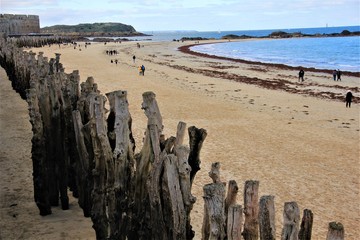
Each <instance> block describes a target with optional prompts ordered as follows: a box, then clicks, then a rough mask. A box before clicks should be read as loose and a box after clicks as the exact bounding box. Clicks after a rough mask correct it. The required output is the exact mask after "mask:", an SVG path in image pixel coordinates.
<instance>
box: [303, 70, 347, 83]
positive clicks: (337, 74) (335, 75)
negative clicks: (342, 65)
mask: <svg viewBox="0 0 360 240" xmlns="http://www.w3.org/2000/svg"><path fill="white" fill-rule="evenodd" d="M341 74H342V73H341V71H340V69H338V70H336V69H335V70H334V71H333V78H334V81H341ZM304 75H305V72H304V70H303V69H300V71H299V82H303V81H304Z"/></svg>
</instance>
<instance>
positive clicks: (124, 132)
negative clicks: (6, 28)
mask: <svg viewBox="0 0 360 240" xmlns="http://www.w3.org/2000/svg"><path fill="white" fill-rule="evenodd" d="M36 41H37V40H36V39H32V40H31V41H30V42H29V43H28V44H29V45H31V44H32V43H34V42H35V44H36V46H38V44H40V43H36ZM39 41H40V40H39ZM41 41H44V40H43V39H42V40H41ZM52 41H53V40H52ZM15 42H16V41H14V40H9V39H3V38H2V39H0V63H1V66H3V67H4V68H5V69H6V71H7V72H8V75H9V78H10V80H11V81H12V82H13V86H14V88H15V89H16V90H17V91H18V92H19V94H20V95H21V96H22V97H24V98H25V99H26V100H27V102H28V105H29V116H30V122H31V124H32V130H33V138H32V161H33V182H34V200H35V202H36V204H37V206H38V208H39V211H40V214H41V215H48V214H51V207H52V206H57V205H59V204H61V206H62V208H63V209H64V210H66V209H68V208H69V203H68V194H69V193H68V190H70V191H71V192H72V194H73V195H74V196H75V197H77V198H78V202H79V205H80V207H81V208H82V209H83V213H84V216H85V217H91V219H92V222H93V228H94V230H95V234H96V238H97V239H192V238H193V237H194V235H195V233H194V231H193V230H192V226H191V218H190V213H191V210H192V207H193V204H194V203H195V201H196V198H195V197H194V196H193V195H192V194H191V189H192V184H193V181H194V177H195V175H196V173H197V171H198V170H200V151H201V148H202V144H203V142H204V140H205V138H206V135H207V132H206V130H204V129H199V128H197V127H194V126H192V127H189V128H186V124H185V123H183V122H179V124H178V127H177V129H176V131H174V133H175V134H174V135H175V136H174V137H169V138H165V136H164V135H163V134H162V131H163V128H164V125H163V121H162V116H161V114H160V109H159V108H158V104H157V102H156V96H155V94H154V93H153V92H145V93H144V94H143V103H142V109H143V110H144V113H145V115H146V117H147V119H148V121H147V127H146V132H145V134H144V139H143V141H144V142H143V147H142V149H141V150H140V151H139V152H138V153H136V143H135V140H134V138H133V137H132V118H131V114H130V112H129V110H128V101H127V92H126V91H125V90H118V91H113V92H110V93H106V94H105V95H102V94H101V93H100V91H99V90H98V86H97V84H96V83H95V81H94V79H93V78H92V77H88V78H87V79H86V81H85V82H82V83H81V84H80V75H79V72H78V71H73V72H72V73H70V74H67V73H65V71H64V68H63V66H62V64H61V63H60V54H56V55H55V57H54V58H51V59H47V58H46V57H44V56H43V54H42V53H39V54H38V55H36V54H35V53H32V52H25V51H23V50H22V49H21V48H19V47H18V46H17V45H16V44H15ZM35 44H34V45H35ZM41 44H43V43H41ZM45 44H47V43H46V42H45ZM9 73H10V74H9ZM106 101H109V105H110V109H109V110H108V109H106V108H105V102H106ZM186 130H187V132H188V134H189V144H188V146H186V145H185V144H184V143H183V139H184V136H185V134H186ZM209 176H210V177H211V179H212V183H210V184H207V185H205V186H204V196H203V199H204V214H203V216H204V219H203V227H202V233H201V235H202V239H246V240H250V239H259V238H260V239H275V238H276V229H275V209H274V197H273V196H262V197H261V198H260V200H259V197H258V188H259V182H258V181H247V182H246V183H245V186H244V203H243V207H242V206H241V205H239V204H238V203H237V201H236V195H237V192H238V186H237V183H236V182H235V181H230V182H229V184H228V189H227V191H226V189H225V187H226V184H225V183H224V182H222V181H221V178H220V163H214V164H213V165H212V169H211V171H210V172H209ZM312 219H313V214H312V212H311V211H310V210H308V209H305V210H304V214H303V218H302V221H301V222H300V210H299V208H298V206H297V204H296V202H290V203H285V204H284V226H283V230H282V234H281V236H282V237H281V238H282V239H289V240H290V239H311V229H312ZM343 238H344V229H343V226H342V225H341V224H338V223H330V224H329V231H328V236H327V239H329V240H330V239H343Z"/></svg>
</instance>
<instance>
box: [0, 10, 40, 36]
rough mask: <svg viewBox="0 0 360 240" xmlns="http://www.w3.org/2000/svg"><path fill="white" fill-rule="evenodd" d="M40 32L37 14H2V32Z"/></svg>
mask: <svg viewBox="0 0 360 240" xmlns="http://www.w3.org/2000/svg"><path fill="white" fill-rule="evenodd" d="M2 33H5V34H8V35H9V34H20V35H22V34H29V33H40V20H39V16H37V15H17V14H0V34H2Z"/></svg>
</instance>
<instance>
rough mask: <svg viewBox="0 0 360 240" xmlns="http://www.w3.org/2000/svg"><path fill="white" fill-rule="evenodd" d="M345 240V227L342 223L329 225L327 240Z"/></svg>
mask: <svg viewBox="0 0 360 240" xmlns="http://www.w3.org/2000/svg"><path fill="white" fill-rule="evenodd" d="M344 239H345V229H344V226H343V225H342V224H341V223H340V222H331V223H329V228H328V233H327V236H326V240H344Z"/></svg>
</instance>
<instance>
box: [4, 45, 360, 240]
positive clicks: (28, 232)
mask: <svg viewBox="0 0 360 240" xmlns="http://www.w3.org/2000/svg"><path fill="white" fill-rule="evenodd" d="M80 44H81V47H80V48H77V49H74V48H73V47H72V46H65V45H62V46H61V47H60V48H59V46H58V45H53V46H51V47H44V48H42V49H33V51H35V52H39V51H43V52H44V55H45V56H48V57H54V53H61V62H62V63H63V65H64V67H65V72H68V73H70V72H71V71H72V70H75V69H76V70H79V71H80V76H81V81H85V80H86V78H87V77H88V76H93V77H94V79H95V82H96V83H98V87H99V90H100V91H101V92H102V93H103V94H105V93H106V92H110V91H113V90H126V91H128V100H129V108H130V113H131V115H132V118H133V133H134V138H135V141H136V145H137V148H136V151H139V150H140V149H141V139H142V136H143V132H144V129H145V128H146V117H145V115H144V114H143V111H142V110H141V102H142V96H141V94H142V93H143V92H145V91H153V92H154V93H155V94H156V95H157V101H158V104H159V107H160V111H161V114H162V116H163V123H164V126H165V128H164V134H165V135H166V136H167V137H169V136H171V135H175V134H176V126H177V123H178V122H179V121H184V122H186V123H187V124H188V126H192V125H195V126H196V127H199V128H205V129H206V130H207V132H208V136H207V138H206V140H205V142H204V145H203V149H202V152H201V156H200V157H201V161H202V163H201V170H200V171H199V172H198V174H197V175H196V178H195V182H194V186H193V191H192V192H193V195H194V196H195V197H196V198H197V202H196V204H195V205H194V209H193V211H192V224H193V228H194V230H195V231H196V236H195V239H200V238H201V225H202V213H203V200H202V187H203V186H204V185H205V184H206V183H209V182H210V180H211V179H210V178H209V177H208V171H209V170H210V166H211V163H213V162H220V163H221V175H222V180H223V181H226V182H227V181H229V180H236V182H237V183H238V185H239V187H240V191H239V195H238V203H240V204H243V197H242V194H243V185H244V182H245V181H246V180H249V179H253V180H259V181H260V189H259V195H260V196H262V195H274V196H275V208H276V232H277V235H278V238H280V234H281V229H282V221H283V217H282V211H283V204H284V202H288V201H296V202H297V203H298V205H299V207H300V209H301V213H302V211H303V209H305V208H308V209H311V210H312V211H313V213H314V224H313V239H324V238H325V237H326V233H327V225H328V223H329V222H331V221H339V222H341V223H343V224H344V227H345V233H346V239H358V238H360V230H359V222H360V206H359V200H360V196H359V189H360V182H359V180H360V162H359V161H360V160H359V157H360V156H359V153H360V147H359V142H360V141H359V140H360V139H359V133H360V132H359V128H360V127H359V113H360V111H359V110H360V108H359V97H360V93H359V80H360V79H359V76H358V75H356V74H355V75H351V74H350V75H346V74H344V75H343V77H342V81H341V82H335V81H333V80H332V75H331V74H330V73H328V72H324V71H319V70H316V69H313V70H312V69H305V81H304V82H299V81H298V77H297V73H298V69H294V68H289V67H286V66H282V65H281V66H280V65H271V64H260V63H250V62H239V61H233V60H231V59H221V58H214V57H206V56H202V55H193V54H189V53H185V52H181V51H179V50H178V47H181V46H185V45H189V44H191V43H186V42H185V43H179V42H140V45H141V48H137V47H136V43H135V42H122V43H108V44H106V45H104V44H103V43H92V44H91V45H90V46H88V47H87V48H85V47H84V44H83V43H80ZM80 49H81V51H80ZM106 50H118V52H119V54H118V55H116V56H109V55H106V53H105V52H106ZM133 55H136V62H135V63H134V62H133V59H132V56H133ZM111 59H113V60H115V59H118V64H115V63H110V61H111ZM141 64H144V65H145V67H146V71H145V76H139V75H138V66H139V65H141ZM0 76H1V78H0V84H1V94H0V98H1V101H0V104H1V107H0V110H1V112H0V116H1V118H0V124H1V129H2V131H1V138H0V140H1V149H0V150H1V156H2V157H1V162H0V163H1V166H0V168H1V176H3V177H2V178H1V180H0V181H1V230H0V231H1V232H0V236H1V237H2V238H3V239H51V238H52V239H94V238H95V234H94V231H93V229H92V228H91V225H92V223H91V220H90V219H86V218H84V217H82V216H81V209H79V207H77V206H76V199H72V200H71V209H70V210H69V211H62V210H60V209H56V208H55V210H54V211H53V212H54V213H53V214H52V215H51V216H48V217H40V216H39V215H38V210H37V208H36V206H35V203H34V202H33V198H32V194H33V193H32V176H31V173H32V169H31V168H32V164H31V153H30V151H31V134H32V133H31V125H30V123H29V122H28V115H27V114H28V112H27V104H26V102H25V101H23V100H21V99H20V97H19V95H17V94H16V93H15V92H13V91H12V90H10V86H11V83H10V82H9V81H8V80H7V78H6V76H5V73H4V72H3V71H2V72H0ZM348 89H351V90H352V92H353V93H354V96H355V99H354V100H355V101H354V103H353V105H352V107H351V108H346V107H345V103H344V101H343V99H344V95H345V93H346V91H347V90H348ZM15 116H16V117H15ZM185 142H187V140H185ZM14 204H16V205H14ZM14 215H15V216H14ZM42 234H45V235H42Z"/></svg>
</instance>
